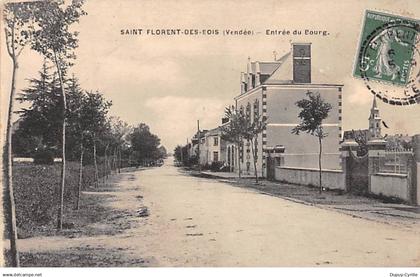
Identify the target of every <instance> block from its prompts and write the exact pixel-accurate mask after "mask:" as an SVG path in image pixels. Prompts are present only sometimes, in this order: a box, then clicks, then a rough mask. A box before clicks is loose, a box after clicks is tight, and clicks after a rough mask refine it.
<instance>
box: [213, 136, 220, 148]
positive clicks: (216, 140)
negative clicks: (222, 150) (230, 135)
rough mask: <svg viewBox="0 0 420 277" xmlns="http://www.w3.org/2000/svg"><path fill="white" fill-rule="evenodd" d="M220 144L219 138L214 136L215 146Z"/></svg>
mask: <svg viewBox="0 0 420 277" xmlns="http://www.w3.org/2000/svg"><path fill="white" fill-rule="evenodd" d="M218 145H219V138H218V137H215V138H213V146H218Z"/></svg>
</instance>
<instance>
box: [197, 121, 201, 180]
mask: <svg viewBox="0 0 420 277" xmlns="http://www.w3.org/2000/svg"><path fill="white" fill-rule="evenodd" d="M197 135H198V146H197V150H198V154H197V155H198V171H199V172H201V162H200V143H201V136H200V120H197Z"/></svg>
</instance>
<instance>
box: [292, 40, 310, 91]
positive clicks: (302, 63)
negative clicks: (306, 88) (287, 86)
mask: <svg viewBox="0 0 420 277" xmlns="http://www.w3.org/2000/svg"><path fill="white" fill-rule="evenodd" d="M292 52H293V82H294V83H301V84H307V83H311V44H310V43H292Z"/></svg>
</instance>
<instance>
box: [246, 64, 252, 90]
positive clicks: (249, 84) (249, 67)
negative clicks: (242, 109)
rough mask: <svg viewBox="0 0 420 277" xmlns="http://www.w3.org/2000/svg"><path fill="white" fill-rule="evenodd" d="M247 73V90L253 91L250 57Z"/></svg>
mask: <svg viewBox="0 0 420 277" xmlns="http://www.w3.org/2000/svg"><path fill="white" fill-rule="evenodd" d="M246 73H247V77H248V85H247V90H250V89H252V67H251V58H250V57H248V64H247V67H246Z"/></svg>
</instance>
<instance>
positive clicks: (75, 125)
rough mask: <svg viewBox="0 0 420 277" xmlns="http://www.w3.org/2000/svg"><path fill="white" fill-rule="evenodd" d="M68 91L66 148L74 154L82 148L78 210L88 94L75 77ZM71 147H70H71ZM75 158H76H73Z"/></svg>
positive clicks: (78, 195) (78, 196)
mask: <svg viewBox="0 0 420 277" xmlns="http://www.w3.org/2000/svg"><path fill="white" fill-rule="evenodd" d="M66 85H67V87H66V89H67V100H68V105H67V113H66V114H67V116H68V118H67V124H68V130H69V132H68V134H67V136H68V137H70V138H67V141H70V143H67V145H66V147H67V148H70V149H73V151H71V152H73V153H74V154H77V153H78V151H74V149H77V148H80V152H79V155H80V158H79V163H80V166H79V184H78V186H77V198H76V209H77V210H78V209H79V208H80V195H81V190H82V183H83V156H84V153H85V146H86V137H87V136H88V130H86V124H87V122H88V120H89V118H88V117H87V114H86V110H87V108H88V107H86V105H85V103H86V100H85V98H86V94H85V92H84V91H83V90H82V89H81V88H80V84H79V80H78V79H77V78H76V77H75V76H74V75H73V77H72V78H71V79H70V80H68V81H67V82H66ZM69 96H70V97H69ZM69 146H70V147H69ZM73 158H75V157H73Z"/></svg>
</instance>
